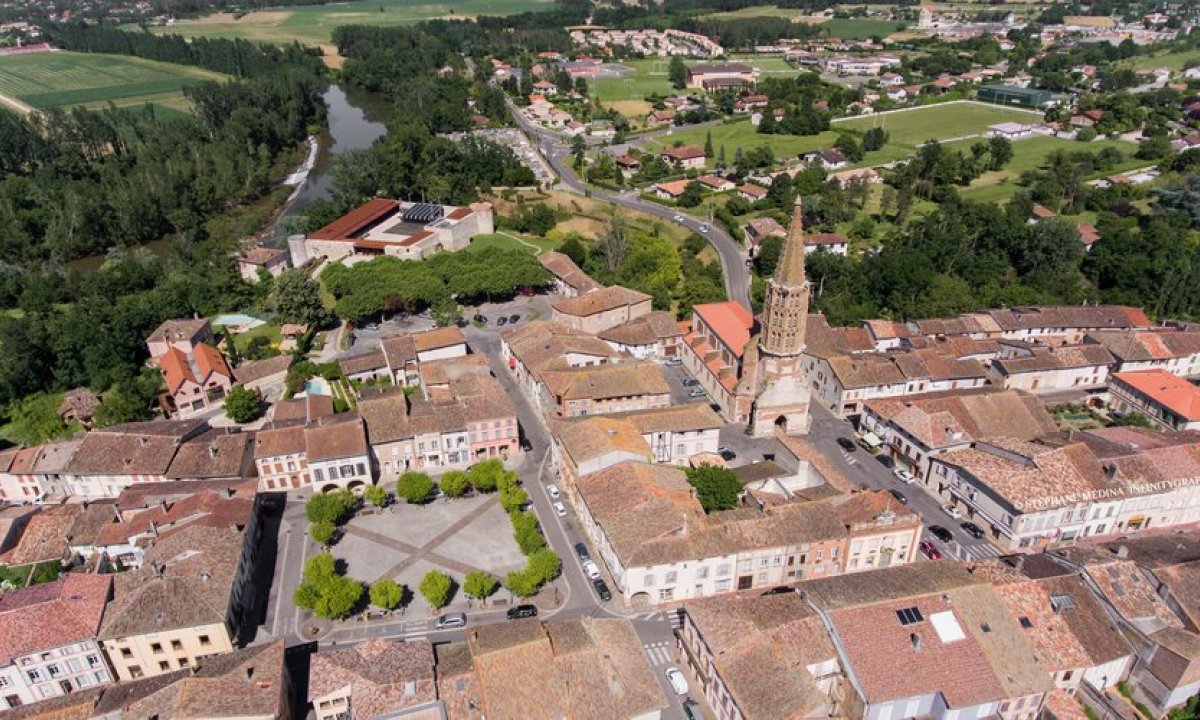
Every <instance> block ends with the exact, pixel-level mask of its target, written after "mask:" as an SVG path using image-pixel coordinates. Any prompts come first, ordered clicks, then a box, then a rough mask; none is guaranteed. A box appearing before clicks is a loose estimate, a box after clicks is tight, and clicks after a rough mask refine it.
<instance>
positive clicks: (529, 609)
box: [505, 605, 537, 620]
mask: <svg viewBox="0 0 1200 720" xmlns="http://www.w3.org/2000/svg"><path fill="white" fill-rule="evenodd" d="M505 615H507V616H508V619H509V620H520V619H521V618H531V617H537V606H536V605H518V606H516V607H514V608H509V609H508V612H507V613H505Z"/></svg>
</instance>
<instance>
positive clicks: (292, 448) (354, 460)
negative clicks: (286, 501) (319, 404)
mask: <svg viewBox="0 0 1200 720" xmlns="http://www.w3.org/2000/svg"><path fill="white" fill-rule="evenodd" d="M369 455H370V453H369V449H368V445H367V436H366V429H365V427H364V426H363V421H362V418H360V417H358V416H354V415H346V416H333V417H327V418H321V419H319V420H317V421H315V422H312V423H309V424H308V425H288V426H286V427H277V428H272V429H268V430H262V431H259V432H258V433H257V434H256V435H255V438H254V461H255V464H256V465H257V467H258V478H259V489H260V490H263V491H272V490H276V491H286V490H294V489H297V488H302V487H308V486H310V485H312V486H313V487H315V488H316V489H317V490H318V491H319V492H326V491H328V490H334V489H338V488H348V489H351V490H353V489H357V488H361V487H363V486H366V485H370V484H372V482H373V480H372V473H371V459H370V457H369Z"/></svg>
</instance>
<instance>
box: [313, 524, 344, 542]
mask: <svg viewBox="0 0 1200 720" xmlns="http://www.w3.org/2000/svg"><path fill="white" fill-rule="evenodd" d="M336 532H337V525H334V524H333V523H331V522H325V521H324V520H322V521H321V522H315V523H313V524H311V525H309V526H308V536H309V537H310V538H312V539H313V541H314V542H319V543H321V544H322V545H328V544H329V541H330V540H332V539H333V534H334V533H336Z"/></svg>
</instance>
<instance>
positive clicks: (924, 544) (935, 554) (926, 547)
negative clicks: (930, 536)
mask: <svg viewBox="0 0 1200 720" xmlns="http://www.w3.org/2000/svg"><path fill="white" fill-rule="evenodd" d="M917 547H918V548H920V550H921V554H922V555H924V556H925V557H927V558H929V559H930V560H941V559H942V551H941V550H938V549H937V547H935V546H934V544H933V543H931V542H929V541H928V540H922V541H921V544H920V545H917Z"/></svg>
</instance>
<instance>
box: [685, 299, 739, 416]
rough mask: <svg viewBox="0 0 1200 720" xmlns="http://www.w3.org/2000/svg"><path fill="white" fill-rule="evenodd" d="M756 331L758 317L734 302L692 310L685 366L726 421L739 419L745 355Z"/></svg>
mask: <svg viewBox="0 0 1200 720" xmlns="http://www.w3.org/2000/svg"><path fill="white" fill-rule="evenodd" d="M753 328H754V316H753V315H751V314H750V311H749V310H747V309H746V307H745V306H744V305H742V304H741V303H739V302H736V301H734V300H726V301H725V302H717V303H702V304H700V305H696V306H694V307H693V308H692V326H691V332H689V333H688V334H687V335H685V336H684V338H683V343H684V348H685V349H684V350H683V363H684V366H685V367H686V368H687V370H688V372H689V373H690V374H691V375H692V377H694V378H696V379H697V380H699V381H700V387H702V388H704V390H705V392H707V393H708V396H709V397H710V398H711V399H712V401H713V402H714V403H716V404H717V405H718V406H720V408H721V414H722V415H724V416H725V417H726V419H729V418H734V417H737V415H738V412H737V407H736V397H735V395H736V393H735V390H736V389H737V385H738V381H739V380H740V379H741V377H742V356H743V354H744V353H745V350H746V344H747V343H749V342H750V334H751V331H752V330H753Z"/></svg>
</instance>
